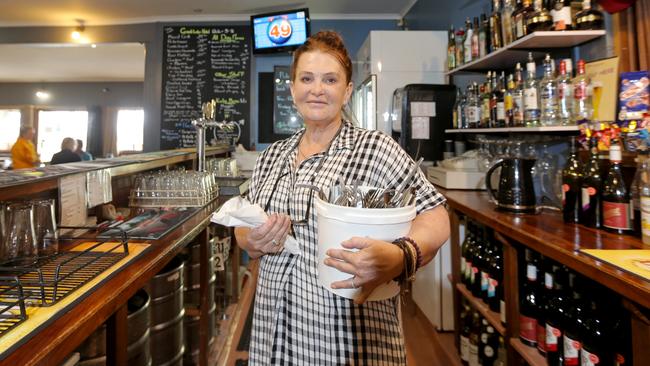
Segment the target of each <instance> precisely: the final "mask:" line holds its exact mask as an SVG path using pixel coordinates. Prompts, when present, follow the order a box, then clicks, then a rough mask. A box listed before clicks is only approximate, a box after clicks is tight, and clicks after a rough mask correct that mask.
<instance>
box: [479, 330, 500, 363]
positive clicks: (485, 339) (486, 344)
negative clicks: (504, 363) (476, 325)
mask: <svg viewBox="0 0 650 366" xmlns="http://www.w3.org/2000/svg"><path fill="white" fill-rule="evenodd" d="M483 321H484V328H483V329H484V330H483V331H482V332H481V348H480V350H479V352H480V356H481V357H480V362H481V366H493V365H494V363H495V362H496V360H497V347H499V338H498V335H497V334H496V333H495V331H494V327H493V326H491V325H490V324H488V322H487V320H485V319H483Z"/></svg>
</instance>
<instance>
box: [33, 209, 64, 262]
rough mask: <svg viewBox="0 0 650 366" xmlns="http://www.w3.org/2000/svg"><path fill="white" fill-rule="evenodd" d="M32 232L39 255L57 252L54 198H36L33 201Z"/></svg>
mask: <svg viewBox="0 0 650 366" xmlns="http://www.w3.org/2000/svg"><path fill="white" fill-rule="evenodd" d="M33 208H34V233H35V239H36V249H37V254H38V256H39V257H44V256H50V255H53V254H56V253H58V252H59V243H58V234H57V231H56V218H55V215H54V200H52V199H46V200H37V201H34V202H33Z"/></svg>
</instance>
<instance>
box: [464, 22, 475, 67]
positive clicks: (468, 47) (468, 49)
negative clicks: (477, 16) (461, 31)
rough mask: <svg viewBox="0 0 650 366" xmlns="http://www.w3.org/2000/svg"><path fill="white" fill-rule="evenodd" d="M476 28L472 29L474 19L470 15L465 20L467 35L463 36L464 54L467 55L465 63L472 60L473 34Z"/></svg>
mask: <svg viewBox="0 0 650 366" xmlns="http://www.w3.org/2000/svg"><path fill="white" fill-rule="evenodd" d="M473 34H474V30H473V29H472V21H471V20H469V17H467V19H466V20H465V37H464V38H463V55H464V57H465V60H464V63H466V64H467V63H470V62H472V36H473Z"/></svg>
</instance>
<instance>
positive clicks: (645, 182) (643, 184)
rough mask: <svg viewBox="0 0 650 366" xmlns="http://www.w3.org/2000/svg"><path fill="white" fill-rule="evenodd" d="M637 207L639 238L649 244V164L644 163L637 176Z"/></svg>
mask: <svg viewBox="0 0 650 366" xmlns="http://www.w3.org/2000/svg"><path fill="white" fill-rule="evenodd" d="M639 208H640V211H641V212H640V213H639V216H640V217H641V240H643V244H650V164H646V166H645V168H644V169H643V171H642V172H641V175H640V178H639Z"/></svg>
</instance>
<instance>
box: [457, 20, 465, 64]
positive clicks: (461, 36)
mask: <svg viewBox="0 0 650 366" xmlns="http://www.w3.org/2000/svg"><path fill="white" fill-rule="evenodd" d="M455 41H456V67H459V66H463V64H464V63H465V47H464V45H465V30H464V29H463V27H460V29H459V30H457V31H456V38H455Z"/></svg>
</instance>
